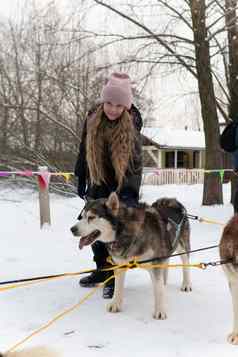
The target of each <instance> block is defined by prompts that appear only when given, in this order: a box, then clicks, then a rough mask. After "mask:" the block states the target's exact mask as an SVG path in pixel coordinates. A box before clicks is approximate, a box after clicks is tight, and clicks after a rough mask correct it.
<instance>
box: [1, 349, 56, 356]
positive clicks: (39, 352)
mask: <svg viewBox="0 0 238 357" xmlns="http://www.w3.org/2000/svg"><path fill="white" fill-rule="evenodd" d="M0 357H59V354H57V353H56V352H55V351H52V350H49V349H48V348H46V347H33V348H29V349H24V350H19V351H13V352H7V353H6V354H5V353H4V354H1V353H0Z"/></svg>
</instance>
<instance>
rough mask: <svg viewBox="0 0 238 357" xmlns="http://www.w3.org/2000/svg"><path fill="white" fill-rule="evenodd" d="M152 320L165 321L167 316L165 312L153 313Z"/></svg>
mask: <svg viewBox="0 0 238 357" xmlns="http://www.w3.org/2000/svg"><path fill="white" fill-rule="evenodd" d="M153 318H154V319H156V320H166V319H167V314H166V312H165V311H155V312H154V313H153Z"/></svg>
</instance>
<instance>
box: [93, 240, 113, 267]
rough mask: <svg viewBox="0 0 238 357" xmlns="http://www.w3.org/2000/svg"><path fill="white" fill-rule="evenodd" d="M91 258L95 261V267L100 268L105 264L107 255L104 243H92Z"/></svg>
mask: <svg viewBox="0 0 238 357" xmlns="http://www.w3.org/2000/svg"><path fill="white" fill-rule="evenodd" d="M92 251H93V255H94V256H93V260H94V261H95V263H96V265H97V268H99V269H101V268H103V267H105V265H107V264H108V263H107V258H108V257H109V254H108V250H107V248H106V245H105V244H104V243H103V242H100V241H96V242H95V243H93V244H92Z"/></svg>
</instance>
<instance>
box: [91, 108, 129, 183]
mask: <svg viewBox="0 0 238 357" xmlns="http://www.w3.org/2000/svg"><path fill="white" fill-rule="evenodd" d="M110 124H112V125H110ZM134 145H135V128H134V125H133V121H132V118H131V116H130V114H129V113H128V111H126V110H124V111H123V113H122V115H121V117H120V118H119V119H117V122H116V123H115V125H114V122H112V123H109V122H108V119H106V117H105V114H104V111H103V106H102V105H100V106H99V107H98V109H97V111H96V112H95V113H94V115H93V116H92V117H91V118H90V120H88V127H87V141H86V153H87V154H86V158H87V163H88V168H89V174H90V180H91V183H92V184H97V185H100V183H102V182H107V177H106V174H107V173H106V172H105V165H104V163H105V161H106V160H111V162H112V166H113V168H114V170H115V178H116V181H117V184H118V186H117V189H118V190H120V188H121V186H122V183H123V179H124V177H125V173H126V171H127V169H131V168H132V157H133V153H134ZM107 147H108V150H105V148H107ZM108 152H110V153H111V155H110V157H106V155H107V153H108Z"/></svg>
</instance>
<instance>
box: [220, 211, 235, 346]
mask: <svg viewBox="0 0 238 357" xmlns="http://www.w3.org/2000/svg"><path fill="white" fill-rule="evenodd" d="M220 257H221V260H225V261H229V260H230V261H231V262H230V263H227V264H223V265H222V267H223V270H224V272H225V275H226V277H227V280H228V284H229V289H230V293H231V297H232V305H233V330H232V332H231V333H230V334H229V335H228V338H227V340H228V342H229V343H232V344H234V345H238V214H236V215H235V216H233V217H232V218H231V219H230V221H229V222H228V223H227V225H226V226H225V228H224V230H223V234H222V237H221V241H220Z"/></svg>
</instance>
